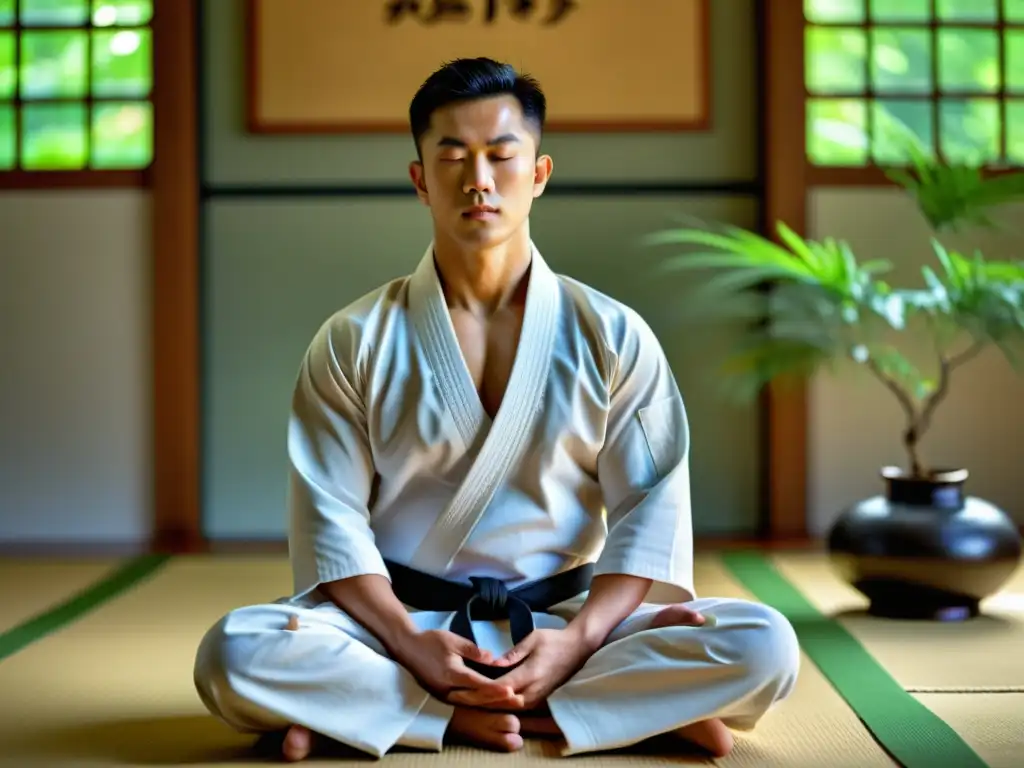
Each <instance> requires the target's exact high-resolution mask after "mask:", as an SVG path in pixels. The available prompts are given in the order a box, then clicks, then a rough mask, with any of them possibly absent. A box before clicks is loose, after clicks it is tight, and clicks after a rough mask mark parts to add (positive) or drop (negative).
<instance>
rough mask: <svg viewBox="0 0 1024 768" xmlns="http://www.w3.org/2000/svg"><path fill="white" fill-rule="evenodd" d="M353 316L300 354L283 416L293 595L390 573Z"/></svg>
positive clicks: (328, 326)
mask: <svg viewBox="0 0 1024 768" xmlns="http://www.w3.org/2000/svg"><path fill="white" fill-rule="evenodd" d="M358 357H359V341H358V334H357V332H356V330H355V328H354V327H353V324H352V323H349V322H346V321H345V320H344V318H341V319H339V318H332V320H331V321H328V322H327V323H325V324H324V325H323V326H322V327H321V328H320V329H319V331H318V332H317V334H316V335H315V337H314V338H313V341H312V342H311V344H310V346H309V348H308V349H307V351H306V355H305V357H304V358H303V360H302V364H301V366H300V369H299V374H298V378H297V381H296V383H295V388H294V393H293V396H292V406H291V414H290V418H289V421H288V469H289V473H288V474H289V476H288V511H289V552H290V557H291V562H292V573H293V577H294V579H295V590H296V597H301V596H304V595H306V594H308V593H309V592H311V591H313V590H314V589H315V588H316V587H317V586H318V585H320V584H321V583H325V582H331V581H336V580H338V579H345V578H350V577H352V576H363V575H367V574H378V575H381V576H385V577H387V576H388V572H387V568H386V567H385V565H384V559H383V557H382V556H381V553H380V551H379V550H378V549H377V546H376V544H375V542H374V535H373V531H372V530H371V528H370V511H369V506H368V505H369V499H370V494H371V490H372V487H373V483H374V479H375V474H376V473H375V470H374V465H373V459H372V455H371V450H370V441H369V437H368V433H367V419H366V403H365V400H364V398H363V394H362V391H361V390H362V387H361V385H360V383H359V382H360V378H361V377H360V376H359V373H358Z"/></svg>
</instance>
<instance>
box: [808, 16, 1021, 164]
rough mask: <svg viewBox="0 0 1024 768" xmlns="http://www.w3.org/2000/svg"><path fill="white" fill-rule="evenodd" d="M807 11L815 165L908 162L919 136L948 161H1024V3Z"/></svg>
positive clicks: (811, 141) (810, 125)
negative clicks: (910, 145) (911, 146)
mask: <svg viewBox="0 0 1024 768" xmlns="http://www.w3.org/2000/svg"><path fill="white" fill-rule="evenodd" d="M933 4H934V5H933ZM804 14H805V17H806V19H807V28H806V32H805V43H806V59H805V83H806V87H807V94H808V99H807V156H808V159H809V160H810V161H811V162H812V163H814V164H816V165H824V166H865V165H870V164H879V165H888V164H893V163H903V162H906V161H907V160H908V158H907V156H906V151H905V147H906V146H908V139H910V140H911V141H912V142H914V143H920V144H923V145H924V146H925V147H926V148H928V150H929V151H930V152H931V153H932V154H933V155H934V154H935V153H936V152H938V154H939V156H941V157H942V158H943V159H944V160H947V161H949V162H962V163H972V164H973V163H981V164H985V165H990V166H1022V165H1024V0H870V1H869V0H805V3H804ZM933 22H934V24H933Z"/></svg>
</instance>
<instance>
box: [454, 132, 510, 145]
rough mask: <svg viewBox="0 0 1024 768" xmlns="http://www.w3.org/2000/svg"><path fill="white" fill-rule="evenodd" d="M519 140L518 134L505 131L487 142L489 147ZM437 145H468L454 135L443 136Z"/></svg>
mask: <svg viewBox="0 0 1024 768" xmlns="http://www.w3.org/2000/svg"><path fill="white" fill-rule="evenodd" d="M518 141H519V137H518V136H516V135H515V134H512V133H505V134H502V135H501V136H498V137H497V138H495V139H491V140H490V141H488V142H487V146H489V147H496V146H498V145H499V144H509V143H512V142H518ZM437 146H439V147H465V146H466V142H464V141H462V140H461V139H456V138H455V137H454V136H442V137H441V139H440V140H439V141H438V142H437Z"/></svg>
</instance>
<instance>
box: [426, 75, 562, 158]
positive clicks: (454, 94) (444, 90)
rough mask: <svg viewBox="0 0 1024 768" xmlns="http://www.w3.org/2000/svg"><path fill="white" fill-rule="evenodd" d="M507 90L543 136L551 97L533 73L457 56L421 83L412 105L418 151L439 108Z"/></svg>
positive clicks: (501, 93)
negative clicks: (532, 75)
mask: <svg viewBox="0 0 1024 768" xmlns="http://www.w3.org/2000/svg"><path fill="white" fill-rule="evenodd" d="M506 94H508V95H512V96H515V97H516V99H517V100H518V101H519V104H520V106H521V107H522V110H523V117H524V118H525V119H526V120H527V121H528V122H530V123H532V124H533V126H534V128H536V130H537V135H538V138H539V136H540V134H542V133H543V132H544V119H545V117H546V113H547V98H546V97H545V96H544V91H542V90H541V87H540V83H538V82H537V81H536V80H535V79H534V78H533V77H531V76H530V75H527V74H522V73H519V72H517V71H516V70H515V68H514V67H513V66H512V65H511V64H504V63H502V62H500V61H495V60H494V59H487V58H476V59H455V60H454V61H450V62H448V63H447V64H445V65H444V66H442V67H441V68H440V69H438V70H437V71H436V72H434V73H433V74H432V75H431V76H430V77H428V78H427V79H426V81H425V82H424V83H423V85H421V86H420V88H419V90H418V91H416V95H415V96H414V97H413V99H412V103H411V104H410V105H409V124H410V126H411V127H412V137H413V141H415V142H416V152H417V154H419V153H420V140H421V139H422V138H423V134H425V133H426V132H427V131H428V130H429V129H430V118H431V116H432V115H433V114H434V112H435V111H436V110H438V109H441V108H442V107H445V106H447V105H449V104H453V103H455V102H459V101H473V100H475V99H485V98H488V97H491V96H503V95H506Z"/></svg>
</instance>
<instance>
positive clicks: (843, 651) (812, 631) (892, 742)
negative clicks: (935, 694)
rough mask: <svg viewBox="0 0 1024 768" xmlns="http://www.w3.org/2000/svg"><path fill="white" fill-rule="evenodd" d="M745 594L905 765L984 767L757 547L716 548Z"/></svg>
mask: <svg viewBox="0 0 1024 768" xmlns="http://www.w3.org/2000/svg"><path fill="white" fill-rule="evenodd" d="M719 557H720V559H721V562H722V564H723V565H724V566H725V567H726V569H727V570H728V571H729V572H730V573H731V574H732V576H733V577H734V578H736V580H737V581H739V582H740V583H741V584H742V585H743V586H744V587H745V588H746V589H747V590H748V591H749V592H750V593H751V594H753V595H754V597H755V598H757V599H758V600H759V601H761V602H762V603H765V604H767V605H770V606H772V607H773V608H775V609H776V610H777V611H779V612H780V613H781V614H783V615H784V616H785V617H786V618H787V619H789V621H790V622H791V623H792V624H793V627H794V629H795V630H796V634H797V637H798V638H799V639H800V645H801V647H802V648H803V650H804V652H805V653H806V654H807V656H808V657H810V659H811V660H812V661H813V662H814V664H815V665H816V666H817V667H818V669H820V670H821V673H822V674H823V675H824V676H825V677H826V678H827V679H828V681H829V682H830V683H832V686H833V687H834V688H835V689H836V691H837V692H838V693H839V695H840V696H842V697H843V699H845V701H846V703H847V704H849V706H850V708H851V709H852V710H853V711H854V712H855V713H856V714H857V716H858V717H859V718H860V719H861V722H863V723H864V725H865V726H866V727H867V729H868V730H869V731H870V732H871V734H872V735H873V736H874V737H875V739H876V740H877V741H878V743H879V744H880V745H881V746H882V747H883V748H884V749H885V750H886V751H887V752H888V753H889V754H890V755H891V756H892V757H893V758H894V759H895V760H896V761H897V762H898V763H900V765H902V766H904V768H939V767H940V766H941V768H954V767H955V768H988V763H986V762H985V761H984V760H983V759H982V758H981V756H980V755H979V754H978V753H977V752H975V751H974V750H973V749H972V748H971V747H970V745H969V744H967V742H965V741H964V740H963V738H962V737H961V736H960V734H958V733H957V732H956V731H955V730H953V728H952V727H950V725H949V724H948V723H946V721H944V720H943V719H942V718H940V717H939V716H938V715H936V714H935V713H934V712H932V711H931V710H930V709H928V708H927V707H926V706H925V705H924V704H922V703H921V702H919V701H918V700H917V699H916V698H914V696H913V695H912V694H910V693H908V692H907V691H905V690H904V689H903V686H902V685H900V684H899V683H898V682H897V681H896V679H895V678H893V677H892V675H890V674H889V673H888V672H887V671H886V670H885V667H883V666H882V665H881V664H880V663H879V662H878V661H877V660H876V659H875V657H874V656H872V655H871V654H870V653H869V652H868V651H867V649H866V648H865V647H864V646H863V645H861V643H860V642H859V641H858V640H857V639H856V638H855V637H854V636H853V635H852V634H850V633H849V632H848V631H847V630H846V628H845V627H843V626H842V625H841V624H840V623H839V622H838V621H836V620H834V619H831V618H829V617H828V616H826V615H825V614H823V613H822V612H821V611H819V610H818V609H817V608H815V607H814V606H813V605H812V604H811V602H810V601H809V600H807V598H806V597H804V595H803V593H802V592H801V591H800V590H799V589H798V588H797V587H796V586H795V585H794V584H793V583H792V582H790V581H789V580H788V579H787V578H786V577H785V576H783V575H782V573H780V572H779V570H778V569H777V568H776V567H775V564H774V563H773V562H772V556H771V555H770V554H765V553H762V552H755V551H737V552H722V553H719Z"/></svg>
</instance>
